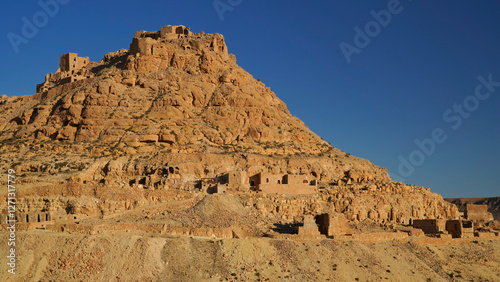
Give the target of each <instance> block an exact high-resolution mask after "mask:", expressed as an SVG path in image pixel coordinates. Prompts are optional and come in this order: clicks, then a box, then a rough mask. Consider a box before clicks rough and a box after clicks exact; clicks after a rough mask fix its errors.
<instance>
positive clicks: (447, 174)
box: [0, 0, 500, 198]
mask: <svg viewBox="0 0 500 282" xmlns="http://www.w3.org/2000/svg"><path fill="white" fill-rule="evenodd" d="M41 2H42V3H49V1H45V2H44V1H41ZM195 2H196V4H193V3H159V2H157V1H149V0H148V1H143V2H141V3H136V2H134V1H127V0H126V1H123V2H122V3H121V5H120V6H116V5H113V3H101V2H98V1H94V0H89V1H86V2H77V1H69V0H65V1H63V0H57V2H53V3H59V4H58V5H57V9H56V6H51V7H49V6H44V5H40V4H39V3H37V2H33V3H20V2H9V3H6V5H7V8H6V9H5V10H4V11H3V13H4V14H3V20H4V21H5V22H6V23H9V24H4V25H2V26H1V27H0V30H1V33H2V34H4V37H3V38H4V40H0V50H1V51H2V52H0V53H1V54H2V55H1V56H2V61H3V62H4V64H3V67H2V68H0V75H1V76H2V77H3V81H2V82H3V83H2V85H1V87H0V95H7V96H24V95H32V94H35V92H36V91H35V87H36V84H39V83H42V82H43V81H44V76H45V74H46V73H54V72H55V71H56V70H57V68H58V63H59V56H60V55H62V54H65V53H68V52H71V53H78V55H79V56H83V57H90V60H91V61H94V62H97V61H99V60H101V59H102V58H103V57H104V55H105V54H106V53H110V52H115V51H117V50H119V49H128V48H129V44H130V42H131V39H132V37H133V36H134V32H135V31H139V30H147V31H155V30H159V29H160V27H162V26H166V25H178V24H180V25H184V26H187V27H190V28H191V31H193V32H200V31H202V30H203V31H204V32H206V33H220V34H222V35H224V37H225V40H226V44H227V45H228V48H229V53H232V54H235V56H236V59H237V63H238V65H239V66H241V67H242V68H243V69H245V70H246V71H247V72H249V73H250V74H251V75H253V76H254V78H256V79H257V78H258V79H260V80H261V81H262V82H263V83H265V84H266V86H268V87H271V90H272V91H273V92H275V93H276V95H277V96H278V98H280V99H281V100H282V101H284V102H285V104H286V105H287V107H288V109H289V111H290V112H291V114H292V115H293V116H295V117H298V118H299V119H301V120H302V121H303V122H304V123H305V124H306V125H307V126H308V127H309V128H310V129H311V130H312V131H313V132H314V133H315V134H317V135H318V136H320V137H322V138H323V139H324V140H326V141H328V142H330V143H331V144H332V146H333V147H335V148H337V149H340V150H342V151H344V152H346V153H350V154H352V155H353V156H357V157H360V158H363V159H367V160H369V161H370V162H372V163H373V164H375V165H377V166H380V167H385V168H387V169H388V171H389V174H390V175H391V178H393V179H394V180H395V181H400V180H401V181H402V182H404V183H407V184H411V185H417V186H423V187H430V189H431V192H434V193H438V194H440V195H442V196H443V198H491V197H499V196H500V187H499V185H498V184H497V183H498V182H499V180H500V179H499V176H498V170H499V168H500V165H499V164H498V160H499V159H500V149H499V147H498V144H500V97H499V96H500V94H499V93H500V88H498V84H499V83H500V69H499V67H498V66H499V65H500V54H499V53H498V52H497V50H498V49H500V39H499V38H497V37H496V36H495V34H496V32H497V31H498V30H500V18H498V16H497V15H496V13H495V11H498V10H499V9H500V3H499V2H497V1H483V2H475V3H470V2H468V1H457V2H454V3H453V5H446V4H444V3H422V2H415V1H413V2H410V1H405V0H401V1H394V0H388V1H381V2H369V3H350V2H345V3H344V2H342V3H330V2H324V3H314V4H312V3H306V4H305V3H304V2H302V1H300V2H299V1H295V0H294V1H289V2H287V4H286V5H282V4H279V3H267V2H264V1H252V2H250V1H234V2H231V3H233V4H232V5H229V4H230V3H229V4H226V6H219V7H217V5H214V3H215V2H210V1H209V2H207V1H195ZM223 2H226V1H223ZM193 5H195V6H196V9H195V8H193ZM228 5H229V6H228ZM151 7H155V9H151ZM111 9H113V11H114V13H109V11H110V10H111ZM44 13H45V15H46V17H43V16H42V15H43V14H44ZM256 15H259V21H256V20H255V18H256V17H255V16H256ZM89 19H92V21H89ZM33 27H34V28H33ZM30 29H31V30H30ZM35 29H36V31H35ZM16 36H17V37H16ZM16 40H17V41H16ZM497 88H498V89H497Z"/></svg>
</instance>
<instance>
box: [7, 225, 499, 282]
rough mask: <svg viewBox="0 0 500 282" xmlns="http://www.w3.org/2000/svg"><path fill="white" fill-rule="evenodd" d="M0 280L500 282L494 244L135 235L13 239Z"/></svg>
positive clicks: (21, 235) (34, 234)
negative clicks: (11, 269)
mask: <svg viewBox="0 0 500 282" xmlns="http://www.w3.org/2000/svg"><path fill="white" fill-rule="evenodd" d="M7 238H8V233H7V232H0V244H1V245H2V246H4V247H2V248H1V250H2V252H4V254H5V255H1V256H0V264H1V265H2V267H1V270H0V281H301V280H302V281H380V280H385V279H388V280H390V281H471V280H473V281H500V240H477V239H470V240H457V241H455V242H453V241H452V242H453V243H451V244H442V243H439V242H440V241H439V240H437V241H436V240H430V241H425V240H422V239H409V240H404V241H386V242H381V243H374V244H366V243H360V242H355V241H347V242H341V241H334V240H317V241H292V240H277V239H271V238H251V239H212V238H202V237H189V236H179V237H172V236H170V237H167V236H160V235H145V234H140V233H133V232H120V233H107V234H96V235H82V234H67V233H53V232H48V231H43V230H36V231H26V232H18V233H17V246H16V254H17V266H16V274H15V275H12V274H9V273H8V272H7V269H8V267H7V266H6V265H7V258H6V255H7Z"/></svg>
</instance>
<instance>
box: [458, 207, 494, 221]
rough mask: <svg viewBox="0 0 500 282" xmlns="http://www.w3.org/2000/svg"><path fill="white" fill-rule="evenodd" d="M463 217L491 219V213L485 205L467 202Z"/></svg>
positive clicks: (481, 219) (476, 219) (479, 219)
mask: <svg viewBox="0 0 500 282" xmlns="http://www.w3.org/2000/svg"><path fill="white" fill-rule="evenodd" d="M464 215H465V218H467V219H468V220H475V221H491V220H493V215H492V214H491V213H489V212H488V206H487V205H473V204H468V205H467V206H466V208H465V214H464Z"/></svg>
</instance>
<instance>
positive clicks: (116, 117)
mask: <svg viewBox="0 0 500 282" xmlns="http://www.w3.org/2000/svg"><path fill="white" fill-rule="evenodd" d="M65 58H66V59H65V61H64V62H62V63H65V64H70V65H68V66H66V67H64V68H60V70H59V71H58V72H57V73H56V74H54V75H48V76H47V77H46V81H45V83H44V84H42V85H39V87H38V89H40V91H41V92H39V93H36V94H35V95H32V96H24V97H1V98H0V133H1V134H0V142H1V144H2V146H1V147H0V154H1V157H0V166H1V167H2V169H4V170H5V169H8V168H14V169H15V170H16V172H17V174H18V175H19V176H20V177H19V183H20V185H21V186H22V187H25V188H26V189H30V188H32V187H39V186H40V185H41V184H45V185H52V184H54V183H56V184H58V185H59V184H64V183H67V182H72V183H79V184H81V185H88V186H90V187H99V188H96V189H106V187H111V186H113V187H118V188H123V189H131V188H132V187H133V188H134V189H135V188H137V187H139V188H150V189H160V188H162V189H164V188H175V189H180V190H182V189H185V190H188V189H190V188H192V186H190V185H191V184H192V182H193V181H196V180H198V179H201V178H209V177H215V176H217V175H220V174H223V173H227V172H229V171H235V170H241V171H245V172H246V173H247V175H253V174H256V173H259V172H262V171H265V172H271V173H277V174H278V173H289V174H297V173H302V174H304V173H307V174H312V175H315V177H316V178H317V180H318V183H320V184H322V185H323V186H324V187H327V186H328V187H330V186H329V185H330V184H331V183H335V185H336V186H343V185H350V186H345V187H344V188H345V189H346V190H345V191H347V192H345V191H344V192H345V193H344V194H342V195H346V196H338V195H340V194H339V193H340V192H332V193H333V194H332V193H331V194H332V195H333V196H332V197H333V198H335V199H342V203H340V204H338V205H337V206H339V207H342V208H338V210H339V211H341V212H349V215H350V217H351V218H352V219H358V220H361V219H363V218H371V217H373V218H377V219H379V218H382V217H383V218H386V217H387V218H388V219H389V218H396V217H397V216H396V215H394V214H392V215H391V213H400V214H401V216H399V218H403V217H407V216H410V217H411V216H415V217H449V216H456V215H457V211H456V208H455V207H454V206H452V205H450V204H448V203H445V202H443V201H442V199H441V198H440V197H439V196H438V195H434V194H432V195H433V196H432V197H423V196H422V197H420V196H418V195H426V193H428V192H426V191H424V189H422V188H419V187H413V186H405V185H403V184H396V183H394V182H393V181H392V180H391V179H390V177H389V176H388V174H387V171H386V169H384V168H380V167H378V166H375V165H373V164H372V163H370V162H369V161H367V160H364V159H360V158H357V157H354V156H350V155H349V154H346V153H344V152H342V151H340V150H338V149H336V148H334V147H332V146H331V145H330V144H329V143H327V142H325V141H324V140H323V139H322V138H320V137H319V136H317V135H316V134H314V133H313V132H312V131H311V130H309V128H308V127H307V126H306V125H305V124H304V123H303V122H301V121H300V120H299V119H298V118H296V117H294V116H292V114H291V113H290V112H289V111H288V109H287V107H286V105H285V104H284V103H283V102H282V101H281V100H280V99H279V98H278V97H277V96H276V94H275V93H273V92H272V91H271V90H270V89H269V87H266V86H265V85H264V84H263V83H262V82H260V81H259V80H256V79H254V78H253V77H252V76H251V75H250V74H249V73H247V72H246V71H245V70H243V69H242V68H241V67H239V66H238V65H237V64H236V58H235V56H234V55H232V54H229V53H228V48H227V46H226V44H225V42H224V37H223V36H222V35H220V34H205V33H203V32H200V33H192V32H190V31H189V29H187V28H185V27H182V26H174V27H170V26H169V27H164V28H162V29H161V30H160V31H158V32H144V31H141V32H137V33H136V34H135V37H134V38H133V40H132V43H131V45H130V49H129V50H120V51H117V52H114V53H109V54H106V55H105V56H104V58H103V59H102V60H101V61H99V62H97V63H95V62H89V63H88V64H87V63H86V61H85V60H83V61H81V62H83V63H81V64H82V66H76V65H73V66H72V65H71V58H73V57H72V55H71V56H68V55H66V56H65ZM68 58H69V59H68ZM75 61H76V59H75ZM78 62H80V61H78ZM62 63H61V64H62ZM61 70H65V71H61ZM353 185H357V186H353ZM337 188H338V187H337ZM337 188H335V189H337ZM325 189H326V190H328V189H329V188H325ZM330 191H334V190H331V189H330ZM365 192H366V193H365ZM379 192H381V193H385V194H386V195H388V196H386V197H391V196H390V195H396V194H397V195H417V196H416V197H415V199H418V201H417V202H416V203H415V204H414V205H405V203H403V201H407V200H408V199H406V198H408V197H410V196H406V198H405V197H404V196H397V197H399V198H394V199H392V198H391V200H380V199H377V200H376V201H377V203H378V201H382V202H383V203H384V207H383V211H377V207H376V206H377V205H378V204H375V200H374V201H372V202H371V204H370V203H366V202H367V201H369V199H370V197H372V196H366V197H362V198H359V199H357V198H356V196H355V195H357V193H359V194H363V193H365V194H369V195H376V194H378V193H379ZM429 194H430V193H429ZM141 197H142V196H141ZM410 198H411V197H410ZM424 198H425V199H424ZM326 199H328V197H327V198H326ZM429 199H432V200H429ZM336 201H337V200H336ZM338 201H340V200H338ZM345 201H347V202H345ZM429 201H430V202H431V203H430V202H429ZM59 202H63V203H66V202H67V201H58V203H59ZM90 202H92V201H90ZM352 203H358V204H356V205H354V204H352ZM351 204H352V205H353V206H352V207H348V206H349V205H351ZM122 205H123V206H125V205H126V204H124V203H120V207H121V206H122ZM130 205H131V204H130V203H129V206H130ZM360 205H363V206H366V205H368V206H369V207H367V208H360V207H359V206H360ZM391 205H397V206H398V208H397V211H396V210H394V209H392V208H391ZM91 206H95V207H98V206H99V205H97V204H92V205H91ZM399 206H401V207H399ZM420 206H422V207H421V208H419V207H420ZM429 206H430V207H431V208H430V209H429ZM93 209H98V208H93ZM334 209H335V208H334ZM372 210H373V211H372ZM418 210H422V211H425V212H421V214H419V212H418ZM303 211H304V210H301V211H300V212H303ZM26 212H29V209H28V210H27V211H26ZM95 213H98V211H97V212H96V211H93V214H95ZM380 214H383V215H380Z"/></svg>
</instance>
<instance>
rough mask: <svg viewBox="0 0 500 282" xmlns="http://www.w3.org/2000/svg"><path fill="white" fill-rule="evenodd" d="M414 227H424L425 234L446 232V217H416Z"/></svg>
mask: <svg viewBox="0 0 500 282" xmlns="http://www.w3.org/2000/svg"><path fill="white" fill-rule="evenodd" d="M413 227H414V228H419V229H422V231H424V233H425V234H439V233H446V219H414V220H413Z"/></svg>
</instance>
